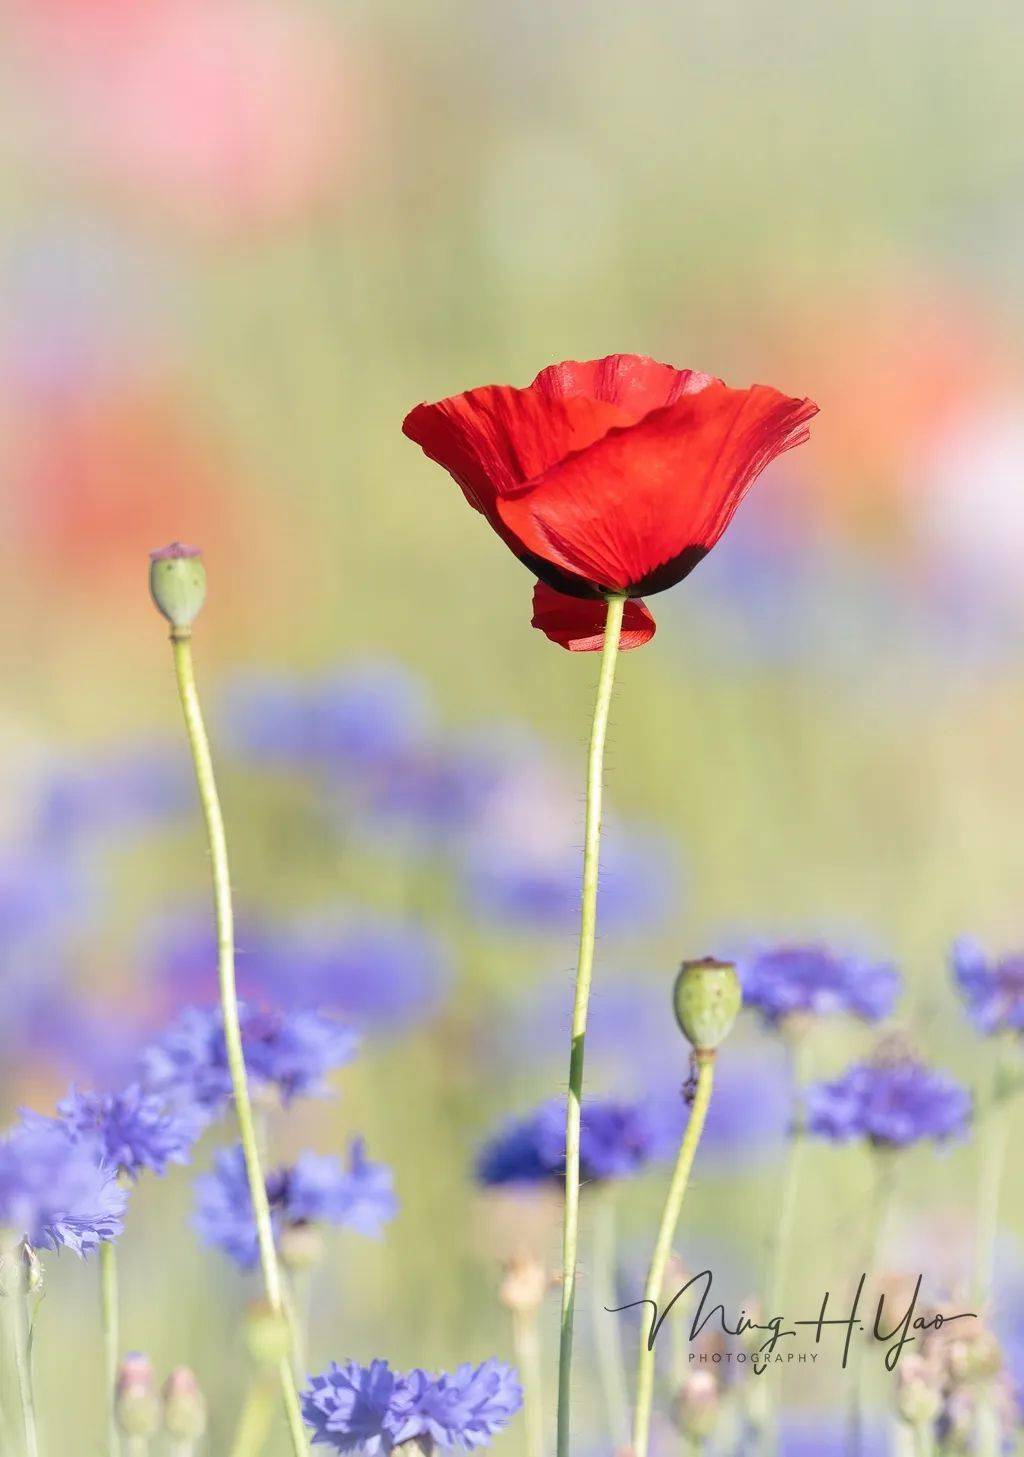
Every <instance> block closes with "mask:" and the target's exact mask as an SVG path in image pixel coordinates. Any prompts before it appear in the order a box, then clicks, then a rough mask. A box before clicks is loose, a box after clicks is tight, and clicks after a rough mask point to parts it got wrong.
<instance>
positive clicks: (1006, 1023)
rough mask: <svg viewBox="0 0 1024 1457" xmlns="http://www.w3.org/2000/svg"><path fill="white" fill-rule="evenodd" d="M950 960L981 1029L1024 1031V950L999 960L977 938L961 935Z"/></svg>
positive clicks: (968, 1005)
mask: <svg viewBox="0 0 1024 1457" xmlns="http://www.w3.org/2000/svg"><path fill="white" fill-rule="evenodd" d="M951 959H952V963H953V973H954V975H955V976H956V983H957V986H958V987H959V988H960V992H961V994H962V995H963V998H964V1001H965V1003H966V1005H967V1015H968V1016H969V1017H970V1019H971V1021H972V1022H973V1023H974V1025H975V1027H977V1029H978V1031H979V1032H984V1033H985V1034H986V1035H987V1034H988V1033H991V1032H1002V1031H1010V1032H1024V951H1016V952H1010V953H1008V954H1007V955H1005V956H1002V957H1000V958H999V959H998V960H996V959H994V958H989V957H987V956H986V955H985V952H984V951H983V950H982V948H981V946H980V945H979V944H978V942H977V941H975V940H973V939H972V938H971V937H969V936H962V937H961V938H960V939H959V940H958V941H957V942H955V943H954V946H953V952H952V958H951Z"/></svg>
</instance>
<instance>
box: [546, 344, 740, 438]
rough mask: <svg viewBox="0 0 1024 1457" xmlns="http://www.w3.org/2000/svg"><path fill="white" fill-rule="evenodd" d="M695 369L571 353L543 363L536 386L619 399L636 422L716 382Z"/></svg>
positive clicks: (558, 395)
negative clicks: (582, 357) (573, 356)
mask: <svg viewBox="0 0 1024 1457" xmlns="http://www.w3.org/2000/svg"><path fill="white" fill-rule="evenodd" d="M717 382H719V381H715V380H714V378H713V376H712V375H710V374H701V372H700V371H699V370H696V369H676V368H674V366H673V365H671V364H659V363H658V362H657V360H655V359H648V358H647V357H646V356H645V355H642V354H609V355H608V356H607V357H606V358H604V359H587V360H584V361H582V362H581V361H580V360H577V359H566V360H563V362H562V363H561V364H549V365H548V367H547V368H546V369H542V370H541V372H540V374H538V376H537V378H536V379H535V380H534V382H533V385H532V386H531V388H533V389H535V390H538V391H539V392H540V393H541V394H543V395H545V396H547V397H548V398H549V399H557V400H564V399H569V398H572V397H573V396H575V395H585V396H586V397H587V398H588V399H591V400H606V401H608V402H609V403H610V404H613V405H618V406H619V408H620V409H622V410H624V411H625V413H626V414H627V415H628V417H629V421H630V423H631V424H635V423H636V422H637V421H638V420H642V419H643V417H644V416H645V415H649V414H650V412H651V411H652V410H660V409H662V408H663V407H664V406H665V405H674V404H675V402H676V400H678V399H680V398H681V397H682V396H683V395H690V394H696V393H697V391H698V390H702V389H705V388H706V386H707V385H709V384H713V383H717Z"/></svg>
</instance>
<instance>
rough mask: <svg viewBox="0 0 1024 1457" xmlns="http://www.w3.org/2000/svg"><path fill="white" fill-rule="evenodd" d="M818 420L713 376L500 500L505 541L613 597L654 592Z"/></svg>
mask: <svg viewBox="0 0 1024 1457" xmlns="http://www.w3.org/2000/svg"><path fill="white" fill-rule="evenodd" d="M816 413H817V406H816V405H815V404H813V403H812V401H810V400H806V399H804V400H798V399H792V398H790V397H789V396H787V395H783V394H781V393H780V392H779V391H778V390H775V389H771V388H770V387H769V386H767V385H754V386H752V388H750V389H747V390H734V389H729V388H728V387H727V386H726V385H724V384H722V383H721V382H720V381H718V380H715V381H712V382H711V383H710V384H708V385H705V386H704V387H703V388H702V389H699V390H697V391H695V392H692V393H689V394H683V395H681V396H680V398H679V399H677V400H676V401H675V403H673V404H670V405H666V406H664V407H663V408H661V409H658V410H654V411H653V412H652V413H651V414H649V415H647V416H646V417H645V418H644V419H642V420H641V421H640V422H639V424H636V425H632V426H628V427H626V428H624V429H623V428H618V427H615V428H613V429H611V431H610V432H608V433H607V434H605V435H604V436H603V437H602V438H601V439H600V440H598V441H596V442H595V443H594V444H592V445H590V446H588V447H586V448H585V449H583V450H580V451H577V452H576V453H575V454H572V455H569V456H567V457H565V458H563V459H561V460H560V461H559V462H558V463H557V464H555V465H553V466H551V467H550V469H548V470H547V471H545V472H544V474H543V475H541V476H538V477H537V478H535V479H534V480H532V481H530V482H528V483H527V484H526V485H524V486H521V487H520V488H519V489H513V491H512V493H511V494H510V495H507V496H502V497H501V498H500V499H499V500H498V501H497V502H496V511H497V514H498V517H499V519H500V521H501V523H502V525H503V527H504V529H505V532H506V533H507V534H508V538H511V539H513V540H515V541H516V542H518V543H520V545H521V547H522V549H523V550H524V551H525V552H527V553H530V554H532V555H533V556H534V557H536V558H539V559H541V560H543V561H545V562H549V563H552V564H553V565H554V566H556V567H558V568H559V569H561V570H562V571H565V572H569V573H571V574H573V575H574V576H577V577H585V578H586V579H587V580H589V581H591V582H594V583H596V584H598V585H599V586H601V587H603V588H605V589H608V590H612V591H620V592H626V591H632V592H636V593H638V594H639V593H642V592H643V591H645V590H650V591H661V590H663V589H664V588H665V587H668V586H671V585H672V583H673V582H674V581H678V580H679V578H680V577H682V576H683V575H685V573H686V572H687V571H690V570H692V568H693V566H695V565H696V563H697V562H698V561H699V560H700V558H701V557H702V556H703V555H704V554H705V553H706V552H707V551H709V550H710V549H711V547H713V546H714V545H715V543H716V542H717V541H718V539H719V537H720V536H721V535H722V532H723V531H724V530H725V528H726V526H727V525H728V524H729V521H730V520H731V518H732V515H733V513H734V511H735V510H736V507H737V506H738V505H739V503H740V501H741V500H742V499H743V496H744V495H745V494H746V492H747V490H748V489H749V488H750V486H751V485H752V484H753V482H754V480H755V479H756V478H757V476H758V475H759V474H760V473H761V471H762V470H763V469H764V467H765V466H766V465H767V464H768V463H769V461H771V460H773V459H774V458H775V457H776V456H778V455H780V454H781V453H782V452H783V451H785V450H789V449H792V447H793V446H795V445H799V444H801V443H802V442H803V441H804V440H806V439H807V435H808V431H807V429H806V428H805V427H806V423H807V421H808V420H810V419H811V418H812V416H814V415H815V414H816Z"/></svg>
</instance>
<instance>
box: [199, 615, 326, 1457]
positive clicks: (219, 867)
mask: <svg viewBox="0 0 1024 1457" xmlns="http://www.w3.org/2000/svg"><path fill="white" fill-rule="evenodd" d="M191 639H192V631H191V628H190V627H187V626H186V627H173V626H172V628H171V647H172V650H173V653H174V671H175V676H176V678H177V682H178V694H179V697H180V699H181V707H182V712H183V713H184V716H185V728H186V730H187V733H188V741H189V747H190V749H191V751H192V761H193V764H194V766H195V774H196V783H197V785H198V788H199V799H200V802H201V804H202V807H203V816H204V818H205V821H206V833H207V838H208V840H209V846H210V861H211V865H212V870H213V899H214V908H215V912H216V917H217V976H218V981H219V985H220V1004H221V1014H222V1017H223V1021H224V1046H225V1050H226V1054H227V1062H228V1070H229V1072H230V1074H231V1089H232V1092H233V1094H234V1102H235V1116H236V1118H237V1120H238V1132H239V1137H240V1139H241V1143H242V1150H243V1153H244V1155H245V1168H246V1173H247V1174H248V1178H249V1196H250V1198H251V1200H252V1209H253V1218H254V1221H255V1224H256V1236H257V1241H258V1244H259V1254H260V1265H261V1268H262V1271H263V1285H264V1289H265V1291H266V1296H267V1303H268V1305H269V1306H270V1308H271V1310H272V1311H273V1312H274V1314H275V1315H277V1316H279V1317H280V1318H281V1319H282V1320H283V1321H286V1320H287V1312H286V1310H285V1305H284V1292H283V1286H282V1281H281V1271H280V1267H279V1265H278V1262H277V1251H276V1249H275V1247H274V1231H273V1226H272V1224H271V1221H270V1203H269V1201H268V1199H267V1186H266V1181H265V1179H264V1176H263V1170H262V1168H261V1166H260V1153H259V1144H258V1140H257V1137H256V1125H255V1121H254V1119H253V1111H252V1102H251V1100H250V1097H249V1084H248V1081H247V1079H246V1073H245V1056H244V1053H243V1051H242V1028H241V1023H240V1021H239V1015H238V993H237V991H236V989H235V932H234V912H233V909H232V903H231V874H230V869H229V866H228V847H227V836H226V834H225V831H224V816H223V813H222V811H221V807H220V797H219V795H218V793H217V781H216V778H215V776H214V772H213V759H212V756H211V754H210V741H209V738H208V737H207V733H206V725H205V723H204V722H203V715H202V710H201V708H200V706H199V691H198V689H197V687H196V678H195V669H194V667H193V663H192V641H191ZM279 1377H280V1383H281V1395H282V1399H283V1402H284V1409H285V1416H286V1418H287V1421H288V1431H289V1435H290V1437H291V1445H292V1449H293V1451H294V1453H295V1457H306V1453H307V1452H308V1450H309V1449H308V1447H307V1444H306V1437H305V1432H304V1429H303V1425H302V1413H301V1410H300V1408H299V1398H298V1392H297V1390H296V1387H295V1382H294V1379H293V1377H292V1369H291V1362H290V1360H289V1358H288V1356H287V1355H285V1356H283V1357H282V1358H281V1361H280V1363H279Z"/></svg>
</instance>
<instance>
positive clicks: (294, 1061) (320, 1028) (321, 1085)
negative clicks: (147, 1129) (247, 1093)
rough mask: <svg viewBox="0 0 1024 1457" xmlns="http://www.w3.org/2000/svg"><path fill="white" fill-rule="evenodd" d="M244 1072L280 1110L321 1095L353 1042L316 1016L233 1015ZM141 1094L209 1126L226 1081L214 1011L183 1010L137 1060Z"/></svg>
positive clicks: (248, 1011) (249, 1010) (247, 1011)
mask: <svg viewBox="0 0 1024 1457" xmlns="http://www.w3.org/2000/svg"><path fill="white" fill-rule="evenodd" d="M239 1015H240V1018H241V1023H242V1045H243V1050H244V1052H245V1066H246V1071H247V1073H248V1075H249V1079H250V1083H251V1085H252V1086H253V1087H254V1088H257V1089H260V1088H272V1089H275V1090H276V1091H277V1093H278V1094H279V1095H280V1097H281V1098H282V1100H283V1101H284V1102H286V1103H288V1102H290V1101H291V1100H292V1099H293V1098H298V1097H316V1096H321V1095H323V1094H325V1093H326V1092H327V1091H328V1087H327V1083H326V1078H327V1074H328V1073H330V1072H331V1071H333V1069H335V1068H338V1067H341V1066H342V1065H343V1064H344V1063H346V1062H348V1061H350V1059H351V1058H352V1057H353V1056H354V1055H355V1051H356V1047H357V1045H358V1041H359V1039H358V1036H357V1034H356V1033H355V1032H353V1031H352V1030H351V1029H350V1028H348V1027H343V1026H342V1025H341V1024H340V1023H339V1022H336V1021H334V1020H333V1019H332V1018H330V1017H326V1016H324V1014H323V1013H322V1012H311V1011H310V1012H306V1011H296V1012H281V1011H271V1010H264V1009H261V1008H257V1007H250V1006H248V1005H246V1004H243V1005H242V1006H240V1007H239ZM140 1081H141V1083H142V1086H143V1088H144V1089H145V1090H146V1091H147V1092H150V1093H156V1094H161V1095H162V1096H163V1097H164V1098H165V1099H166V1100H167V1101H168V1103H169V1104H171V1105H173V1106H174V1107H176V1108H180V1109H183V1110H185V1111H186V1112H188V1111H190V1110H195V1111H196V1113H197V1114H198V1115H199V1116H201V1117H205V1118H206V1119H210V1118H215V1117H216V1116H217V1115H218V1114H219V1113H221V1112H222V1111H223V1110H224V1108H225V1107H226V1106H227V1103H228V1101H229V1100H230V1097H231V1075H230V1073H229V1071H228V1062H227V1051H226V1049H225V1045H224V1023H223V1019H222V1016H221V1012H220V1009H219V1008H218V1007H214V1008H209V1009H207V1010H205V1011H200V1010H199V1009H198V1008H196V1007H188V1008H186V1010H185V1011H184V1012H182V1014H181V1016H180V1017H179V1018H178V1019H177V1021H176V1022H175V1023H174V1024H173V1026H171V1028H170V1029H169V1030H168V1031H167V1032H165V1033H164V1035H163V1036H162V1037H161V1038H159V1039H158V1040H157V1041H156V1042H154V1043H153V1044H152V1045H151V1046H150V1047H148V1048H147V1049H146V1050H145V1052H144V1053H143V1054H142V1058H141V1078H140Z"/></svg>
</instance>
